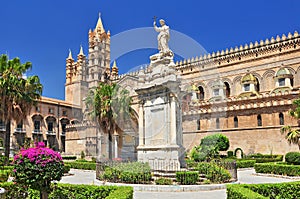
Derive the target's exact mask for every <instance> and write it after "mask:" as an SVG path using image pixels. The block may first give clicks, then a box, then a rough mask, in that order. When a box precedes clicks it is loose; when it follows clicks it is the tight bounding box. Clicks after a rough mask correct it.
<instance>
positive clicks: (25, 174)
mask: <svg viewBox="0 0 300 199" xmlns="http://www.w3.org/2000/svg"><path fill="white" fill-rule="evenodd" d="M63 174H64V163H63V160H62V157H61V156H60V154H59V153H58V152H55V151H53V150H52V149H49V148H46V147H45V144H44V143H43V142H39V143H36V146H35V147H34V148H28V149H21V150H20V152H19V153H18V154H16V155H15V156H14V170H13V176H14V182H15V183H17V184H20V185H22V186H26V187H29V188H32V189H35V190H39V191H40V192H41V193H42V192H47V193H49V191H50V184H51V181H53V180H57V181H59V180H60V179H61V177H62V176H63Z"/></svg>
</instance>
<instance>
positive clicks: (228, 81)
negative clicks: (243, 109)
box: [221, 77, 233, 97]
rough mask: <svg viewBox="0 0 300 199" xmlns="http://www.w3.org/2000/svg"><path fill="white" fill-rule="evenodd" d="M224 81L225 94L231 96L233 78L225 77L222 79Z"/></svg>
mask: <svg viewBox="0 0 300 199" xmlns="http://www.w3.org/2000/svg"><path fill="white" fill-rule="evenodd" d="M221 80H222V81H223V82H224V85H225V88H226V89H225V96H226V97H230V96H231V95H232V87H233V83H232V81H231V79H229V78H227V77H224V78H222V79H221Z"/></svg>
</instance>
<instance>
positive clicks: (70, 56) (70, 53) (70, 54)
mask: <svg viewBox="0 0 300 199" xmlns="http://www.w3.org/2000/svg"><path fill="white" fill-rule="evenodd" d="M67 59H73V57H72V52H71V49H69V56H68V58H67Z"/></svg>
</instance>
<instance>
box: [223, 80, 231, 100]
mask: <svg viewBox="0 0 300 199" xmlns="http://www.w3.org/2000/svg"><path fill="white" fill-rule="evenodd" d="M224 85H225V95H226V97H229V96H230V86H229V83H228V82H224Z"/></svg>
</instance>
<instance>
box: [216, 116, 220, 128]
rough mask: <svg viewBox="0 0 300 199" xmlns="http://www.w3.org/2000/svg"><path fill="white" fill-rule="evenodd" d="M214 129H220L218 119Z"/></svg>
mask: <svg viewBox="0 0 300 199" xmlns="http://www.w3.org/2000/svg"><path fill="white" fill-rule="evenodd" d="M216 129H220V119H219V118H216Z"/></svg>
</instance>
